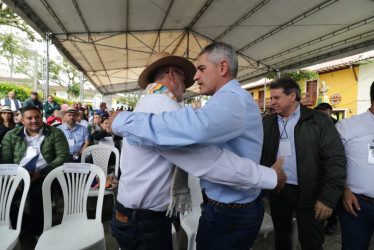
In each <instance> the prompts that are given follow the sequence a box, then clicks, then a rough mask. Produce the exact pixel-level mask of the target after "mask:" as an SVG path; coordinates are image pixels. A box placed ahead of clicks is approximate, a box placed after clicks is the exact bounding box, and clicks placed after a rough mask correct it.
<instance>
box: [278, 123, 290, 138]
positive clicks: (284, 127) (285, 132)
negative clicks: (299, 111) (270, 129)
mask: <svg viewBox="0 0 374 250" xmlns="http://www.w3.org/2000/svg"><path fill="white" fill-rule="evenodd" d="M282 122H283V130H282V133H281V135H280V138H281V139H282V140H284V139H287V138H288V133H287V129H286V126H287V123H288V120H287V121H283V120H282ZM283 134H285V135H284V136H283Z"/></svg>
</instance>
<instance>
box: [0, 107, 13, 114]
mask: <svg viewBox="0 0 374 250" xmlns="http://www.w3.org/2000/svg"><path fill="white" fill-rule="evenodd" d="M6 112H8V113H12V110H11V109H10V107H9V106H3V108H2V109H1V110H0V113H6Z"/></svg>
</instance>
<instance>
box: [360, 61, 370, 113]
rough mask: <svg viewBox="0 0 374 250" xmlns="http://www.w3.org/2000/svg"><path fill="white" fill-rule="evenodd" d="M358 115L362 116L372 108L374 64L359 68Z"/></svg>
mask: <svg viewBox="0 0 374 250" xmlns="http://www.w3.org/2000/svg"><path fill="white" fill-rule="evenodd" d="M359 73H360V74H359V77H358V91H357V114H362V113H364V112H366V110H367V109H368V108H369V107H370V104H371V103H370V86H371V84H372V83H373V81H374V63H368V64H363V65H360V66H359Z"/></svg>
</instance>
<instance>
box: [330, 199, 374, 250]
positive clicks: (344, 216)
mask: <svg viewBox="0 0 374 250" xmlns="http://www.w3.org/2000/svg"><path fill="white" fill-rule="evenodd" d="M357 199H358V202H359V204H360V208H361V210H360V211H358V210H357V209H355V212H356V214H357V215H358V217H354V216H353V215H351V214H349V213H348V212H347V211H346V210H345V209H344V208H343V205H342V204H341V203H340V204H339V206H338V208H337V212H338V216H339V221H340V228H341V231H342V249H343V250H350V249H354V250H361V249H365V250H366V249H368V248H369V245H370V240H371V237H372V235H373V230H374V205H373V204H372V203H370V202H367V201H365V200H362V199H361V198H360V197H358V198H357Z"/></svg>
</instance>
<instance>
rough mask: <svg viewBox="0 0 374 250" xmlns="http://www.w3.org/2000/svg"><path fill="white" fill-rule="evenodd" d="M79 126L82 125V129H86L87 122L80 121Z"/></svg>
mask: <svg viewBox="0 0 374 250" xmlns="http://www.w3.org/2000/svg"><path fill="white" fill-rule="evenodd" d="M78 124H79V125H82V126H83V127H85V128H87V127H88V122H87V121H86V120H84V119H82V120H81V121H80V122H79V123H78Z"/></svg>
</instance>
